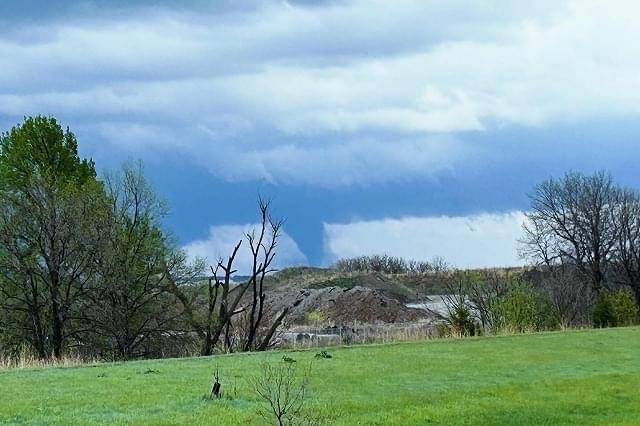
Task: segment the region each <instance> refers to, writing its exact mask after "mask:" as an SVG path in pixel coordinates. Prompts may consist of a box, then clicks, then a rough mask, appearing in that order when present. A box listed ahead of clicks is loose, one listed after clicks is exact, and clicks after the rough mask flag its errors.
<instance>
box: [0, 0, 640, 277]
mask: <svg viewBox="0 0 640 426" xmlns="http://www.w3.org/2000/svg"><path fill="white" fill-rule="evenodd" d="M130 3H134V2H127V1H124V0H123V1H110V2H97V1H82V2H72V1H62V0H59V1H54V0H23V1H20V2H13V1H11V2H0V126H1V128H2V129H3V130H6V129H8V128H9V127H10V126H11V125H14V124H16V123H18V122H19V121H20V120H21V119H22V117H23V116H25V115H32V114H47V115H54V116H56V117H57V118H59V120H60V121H61V122H62V123H63V124H64V125H68V126H69V127H70V128H71V130H72V131H74V132H75V133H76V134H77V136H78V139H79V145H80V150H81V153H82V154H83V155H85V156H91V157H93V158H94V159H95V161H96V164H97V166H98V168H99V169H101V170H102V169H107V168H113V167H117V166H118V164H120V163H121V162H122V161H124V160H126V159H128V158H141V159H142V160H144V162H145V164H146V169H147V171H148V174H149V176H150V178H151V180H152V181H153V183H154V185H155V187H156V189H157V191H158V192H159V193H160V194H161V195H162V196H164V197H165V198H166V199H167V200H168V202H169V204H170V206H171V208H172V215H171V216H170V217H169V218H168V219H167V227H168V228H170V229H171V230H172V232H173V233H174V235H175V238H176V240H177V241H179V243H180V244H181V245H183V246H185V247H186V248H187V249H188V250H189V251H190V252H191V253H192V254H194V255H205V256H209V257H210V258H215V257H216V256H217V255H219V254H222V253H224V252H225V251H226V250H227V249H228V248H229V247H230V246H231V244H233V242H235V240H236V239H237V238H239V237H240V236H241V234H242V231H243V230H245V229H247V226H248V224H251V223H253V221H254V220H255V208H254V207H255V199H256V196H257V195H258V194H262V195H264V196H267V197H271V198H273V202H274V207H275V212H276V214H278V215H280V216H284V217H286V218H287V223H286V226H285V232H286V238H285V239H284V240H283V244H282V246H281V249H280V258H279V262H278V263H279V265H281V266H282V265H286V264H302V263H309V264H314V265H321V264H329V263H331V262H332V261H334V260H335V259H336V258H339V257H342V256H353V255H359V254H373V253H389V254H395V255H402V256H406V257H409V258H414V259H429V258H431V257H433V256H443V257H445V258H446V259H447V260H449V261H450V262H451V263H453V264H455V265H458V266H489V265H513V264H518V263H520V262H522V261H521V260H520V259H518V257H517V253H516V251H517V250H516V249H517V244H516V240H517V239H518V237H519V236H520V233H521V230H520V226H521V222H522V218H523V216H522V211H524V210H526V208H527V197H526V193H527V192H528V191H530V190H531V188H532V187H533V185H535V183H537V182H539V181H540V180H542V179H545V178H547V177H549V176H559V175H561V174H563V173H564V172H565V171H568V170H577V171H583V172H587V173H589V172H592V171H594V170H596V169H601V168H604V169H608V170H610V171H611V172H612V173H613V175H614V178H615V179H616V180H618V181H619V182H621V183H623V184H626V185H631V186H638V171H637V170H638V167H637V165H638V163H639V160H640V144H639V143H638V136H639V135H640V125H639V124H638V118H639V117H638V116H639V115H640V43H638V42H637V40H640V25H638V24H637V23H638V22H639V21H640V4H639V3H638V2H635V1H622V0H620V1H600V2H598V1H589V0H578V1H559V0H554V1H538V2H529V1H522V2H517V1H514V2H505V1H495V2H480V1H466V2H458V1H446V2H443V1H428V0H394V1H383V0H373V1H360V0H355V1H338V0H335V1H311V0H307V1H301V0H299V1H257V0H256V1H244V2H235V1H231V0H228V1H227V0H225V1H217V2H207V1H192V2H189V1H183V2H180V6H179V7H177V6H175V5H172V3H176V2H169V1H155V2H154V1H138V2H135V3H136V6H135V7H132V6H130V5H129V4H130ZM210 3H215V6H211V5H210ZM531 3H535V5H533V6H532V5H531ZM107 4H108V5H107ZM239 4H241V5H242V6H239Z"/></svg>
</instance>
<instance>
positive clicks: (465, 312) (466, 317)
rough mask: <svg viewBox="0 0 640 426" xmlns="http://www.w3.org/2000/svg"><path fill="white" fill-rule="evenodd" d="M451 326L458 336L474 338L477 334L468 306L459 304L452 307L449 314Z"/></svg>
mask: <svg viewBox="0 0 640 426" xmlns="http://www.w3.org/2000/svg"><path fill="white" fill-rule="evenodd" d="M449 324H450V325H451V328H452V331H453V333H454V334H456V335H459V336H473V335H474V334H475V328H476V327H475V324H474V322H473V318H472V316H471V311H470V309H469V307H468V306H467V305H466V304H463V303H459V304H456V305H455V306H453V307H452V309H451V312H450V313H449Z"/></svg>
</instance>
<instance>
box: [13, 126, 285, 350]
mask: <svg viewBox="0 0 640 426" xmlns="http://www.w3.org/2000/svg"><path fill="white" fill-rule="evenodd" d="M258 213H259V218H260V225H259V226H258V228H256V229H255V230H252V231H250V232H248V233H247V234H246V235H239V237H238V244H237V245H236V246H235V249H234V250H233V252H232V253H230V254H229V257H228V258H227V259H219V260H218V262H217V264H216V265H212V266H211V267H210V272H211V273H210V275H209V274H207V273H206V270H205V264H204V262H203V261H202V260H194V261H189V260H188V258H187V255H186V253H185V252H184V251H182V250H181V249H180V248H179V247H177V246H176V244H175V243H174V241H173V240H172V238H171V236H170V234H168V233H167V232H165V230H164V229H163V226H162V220H163V218H164V217H165V216H166V215H167V208H166V205H165V203H164V202H163V201H162V200H161V199H160V198H159V197H158V196H157V195H156V193H155V192H154V191H153V189H152V187H151V185H150V184H149V182H148V181H147V180H146V178H145V176H144V173H143V168H142V165H141V164H140V163H132V162H128V163H126V164H124V165H123V166H122V168H121V169H120V170H118V171H115V172H109V173H106V174H105V175H104V176H103V177H98V175H97V173H96V170H95V165H94V163H93V162H92V161H91V160H89V159H83V158H80V156H79V155H78V147H77V140H76V137H75V135H74V134H73V133H72V132H71V131H69V129H66V130H65V129H63V128H62V127H61V126H60V124H59V123H58V122H57V121H56V120H55V119H54V118H51V117H43V116H36V117H27V118H25V119H24V121H23V122H22V123H21V124H19V125H16V126H15V127H13V128H12V129H11V130H10V131H8V132H6V133H3V134H2V136H0V354H2V353H3V354H8V355H11V354H12V353H15V352H16V351H20V350H23V349H25V347H26V348H27V349H28V350H30V351H32V352H33V353H35V354H36V355H37V356H39V357H41V358H49V357H53V358H60V357H62V356H64V355H65V353H68V352H70V351H73V352H74V353H79V354H81V355H84V356H91V357H100V358H118V359H129V358H135V357H152V356H153V357H159V356H164V355H178V354H181V353H182V351H184V350H185V348H192V350H193V351H197V352H199V353H201V354H204V355H208V354H211V353H213V352H214V350H216V349H218V350H224V351H233V350H244V351H247V350H264V349H266V348H268V347H269V346H270V344H271V343H272V338H273V335H274V333H275V329H276V328H277V327H278V325H279V324H280V322H281V321H282V320H283V318H284V316H285V315H286V313H287V312H286V310H285V311H284V312H278V313H274V312H269V311H268V308H267V306H266V305H265V299H266V293H265V288H264V279H265V277H266V275H267V274H268V273H269V272H271V271H272V269H271V264H272V262H273V259H274V257H275V255H276V245H277V241H278V238H279V236H280V232H281V227H282V221H281V220H277V219H273V218H272V217H271V214H270V204H269V202H268V201H265V200H259V203H258ZM243 244H244V245H245V246H247V247H248V249H249V251H250V252H251V256H252V259H253V262H252V270H251V275H250V278H249V280H248V281H247V282H244V283H240V284H236V283H233V281H232V279H231V277H232V275H233V274H234V273H235V272H236V271H235V270H234V268H233V264H234V260H235V258H236V256H237V254H238V251H239V250H240V248H241V246H242V245H243Z"/></svg>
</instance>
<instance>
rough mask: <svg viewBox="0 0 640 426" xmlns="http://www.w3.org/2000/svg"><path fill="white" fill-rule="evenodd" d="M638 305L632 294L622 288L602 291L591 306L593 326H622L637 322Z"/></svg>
mask: <svg viewBox="0 0 640 426" xmlns="http://www.w3.org/2000/svg"><path fill="white" fill-rule="evenodd" d="M639 320H640V318H639V314H638V305H637V304H636V301H635V299H634V298H633V295H632V294H631V293H630V292H629V291H627V290H624V289H620V290H617V291H614V292H612V293H606V292H602V293H600V294H599V295H598V298H597V299H596V301H595V304H594V306H593V325H594V326H595V327H623V326H628V325H634V324H637V323H638V322H639Z"/></svg>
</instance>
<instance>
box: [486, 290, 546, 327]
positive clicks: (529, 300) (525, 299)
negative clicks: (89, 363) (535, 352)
mask: <svg viewBox="0 0 640 426" xmlns="http://www.w3.org/2000/svg"><path fill="white" fill-rule="evenodd" d="M542 308H543V304H542V301H541V299H540V298H539V296H538V295H537V294H536V292H535V291H534V290H533V289H532V288H531V287H530V286H529V285H528V284H526V283H522V282H519V283H516V284H515V285H514V286H513V287H511V288H509V290H508V291H507V293H506V294H505V295H504V296H502V297H499V298H497V299H496V300H495V302H494V303H493V304H492V306H491V308H490V309H491V313H492V316H493V318H494V327H495V328H496V329H497V330H503V331H511V332H517V333H523V332H527V331H533V330H538V329H539V328H541V327H540V325H541V323H542V322H543V320H544V316H545V313H544V312H543V309H542Z"/></svg>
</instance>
